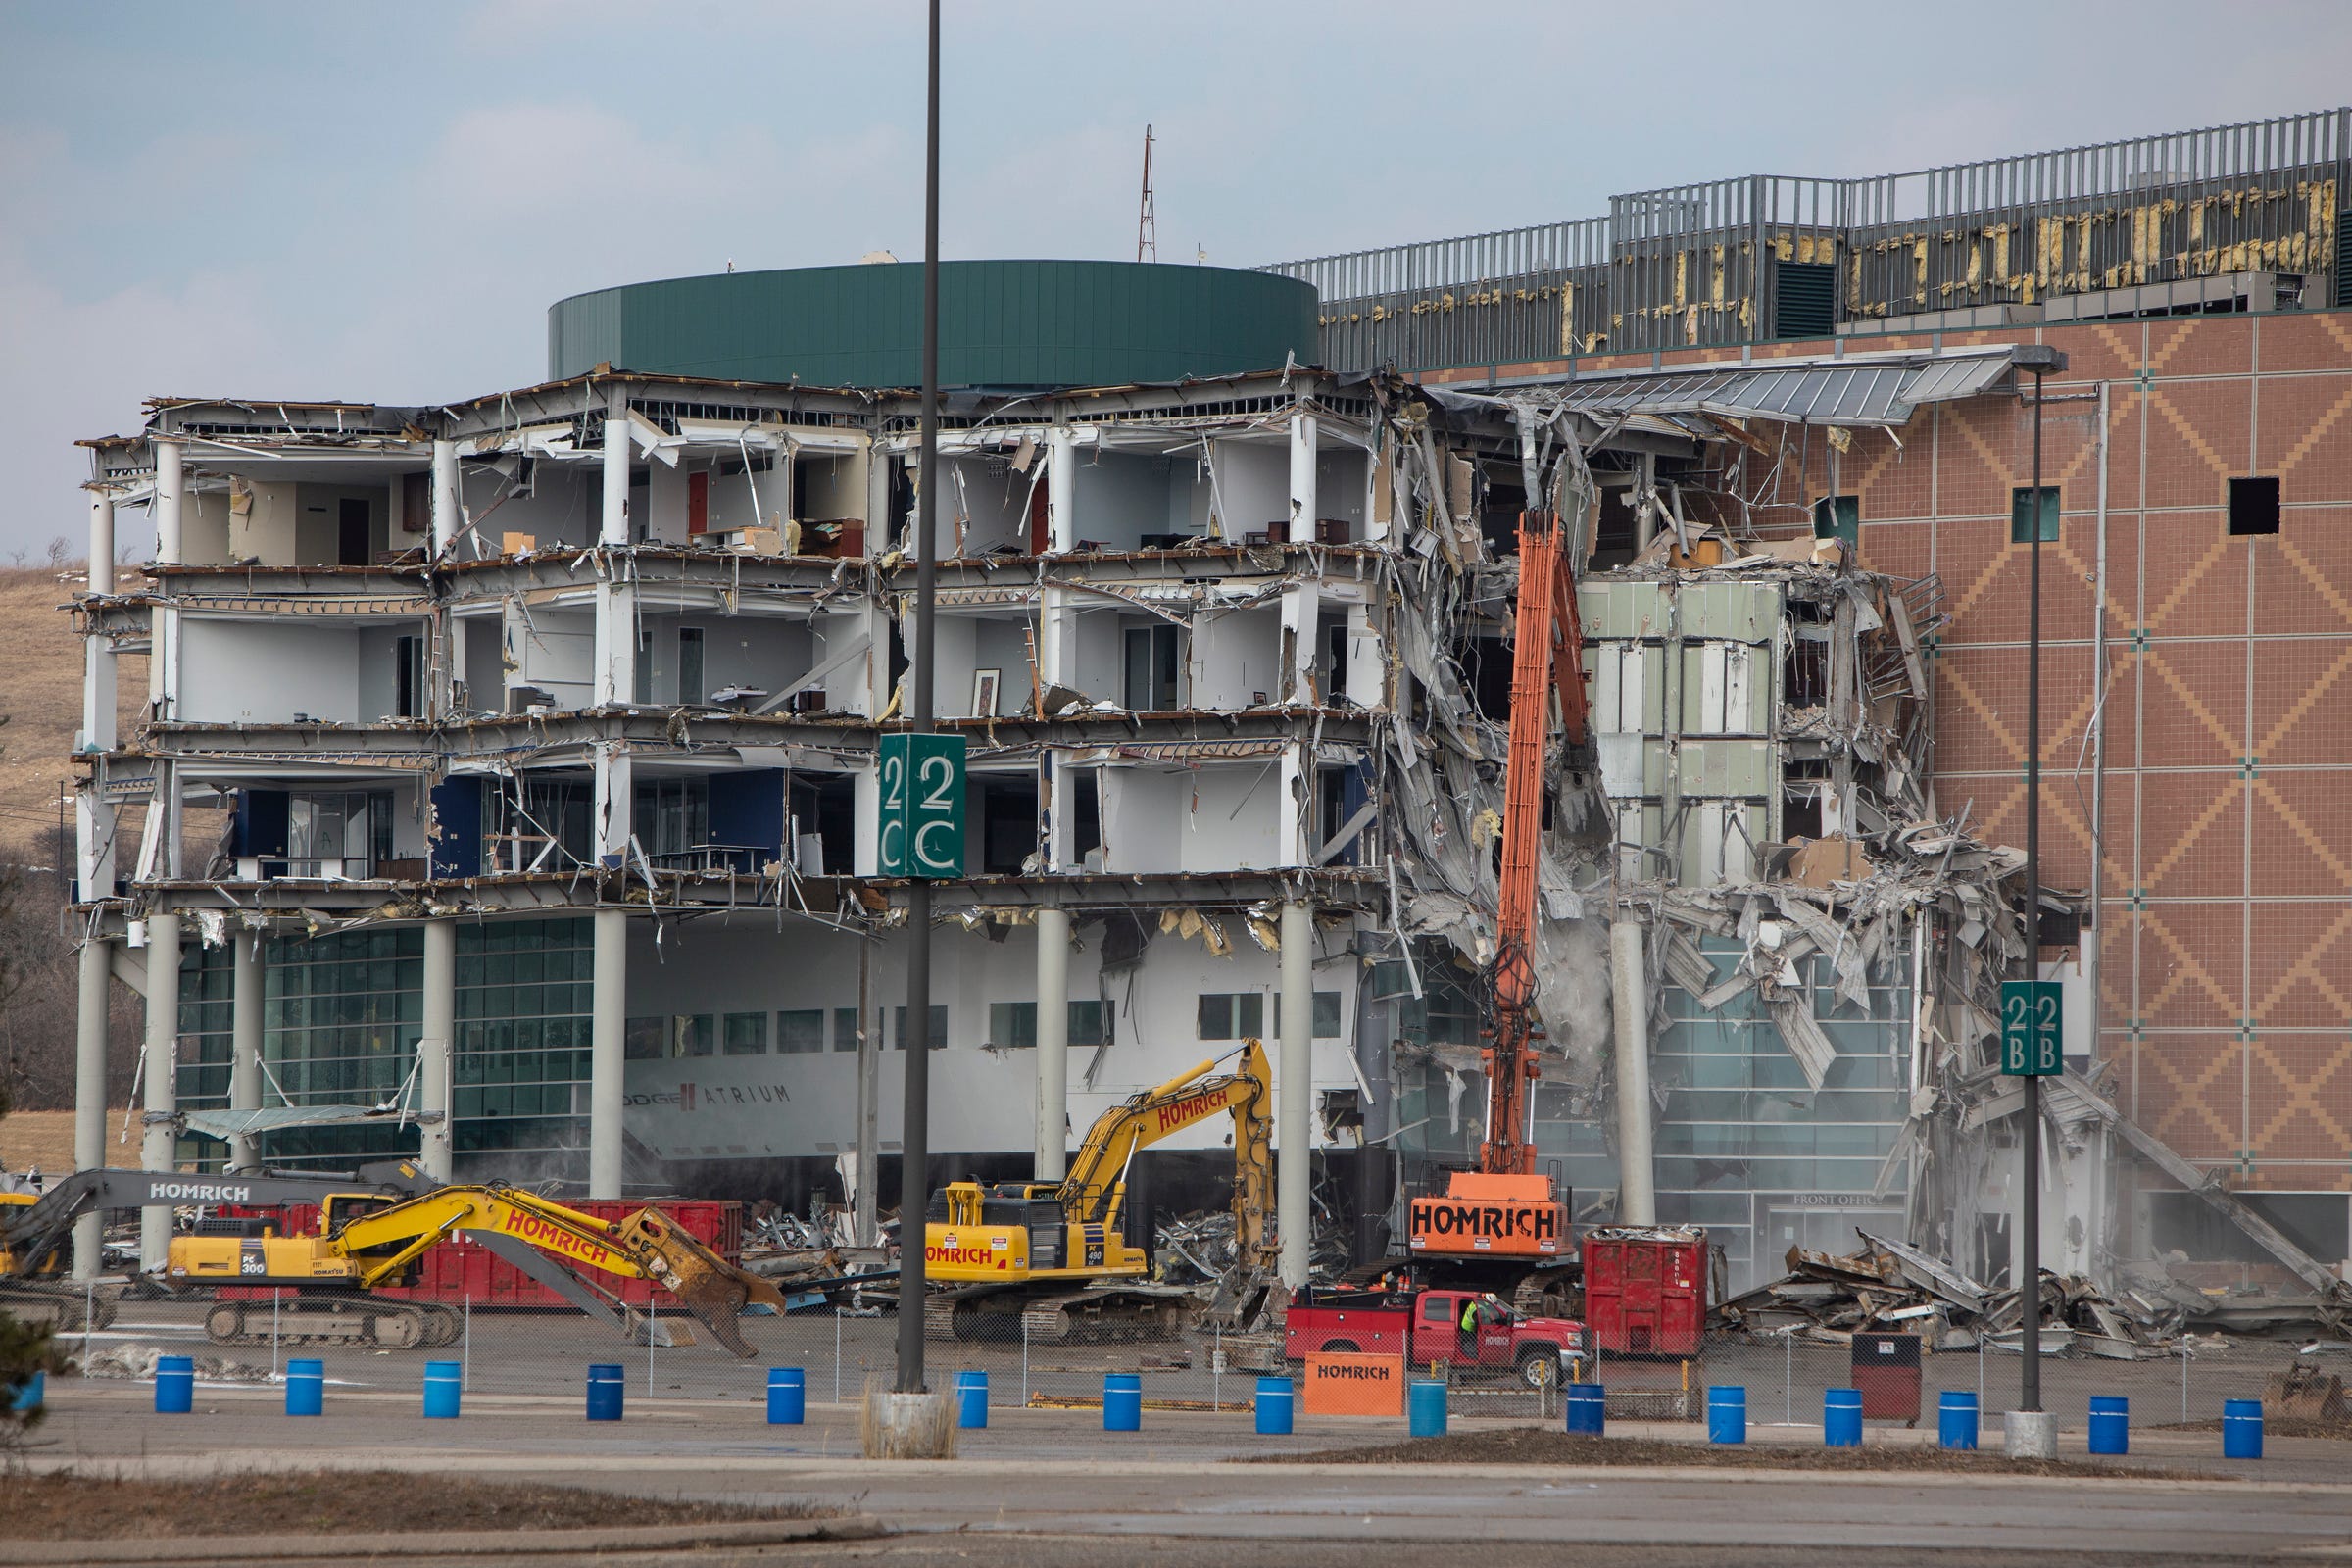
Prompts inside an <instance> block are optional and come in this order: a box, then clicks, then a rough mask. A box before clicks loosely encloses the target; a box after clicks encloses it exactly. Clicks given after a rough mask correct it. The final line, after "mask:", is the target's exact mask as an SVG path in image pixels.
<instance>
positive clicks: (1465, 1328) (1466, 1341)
mask: <svg viewBox="0 0 2352 1568" xmlns="http://www.w3.org/2000/svg"><path fill="white" fill-rule="evenodd" d="M1501 1311H1502V1303H1501V1302H1500V1301H1499V1300H1497V1299H1495V1293H1494V1292H1493V1291H1489V1292H1488V1293H1487V1294H1486V1295H1484V1296H1474V1297H1472V1298H1470V1299H1468V1300H1466V1301H1464V1302H1463V1303H1462V1348H1463V1349H1464V1350H1474V1349H1476V1348H1477V1346H1478V1330H1479V1325H1480V1324H1482V1323H1491V1322H1493V1321H1494V1320H1495V1318H1496V1317H1497V1316H1499V1315H1500V1313H1501Z"/></svg>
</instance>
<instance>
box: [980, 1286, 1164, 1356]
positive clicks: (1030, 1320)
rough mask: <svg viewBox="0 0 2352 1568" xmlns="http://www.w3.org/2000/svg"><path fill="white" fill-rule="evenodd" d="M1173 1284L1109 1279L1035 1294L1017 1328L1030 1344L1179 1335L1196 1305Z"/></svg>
mask: <svg viewBox="0 0 2352 1568" xmlns="http://www.w3.org/2000/svg"><path fill="white" fill-rule="evenodd" d="M1199 1304H1200V1303H1199V1302H1198V1301H1197V1300H1195V1299H1194V1297H1193V1294H1192V1292H1190V1291H1187V1290H1181V1289H1178V1288H1176V1287H1173V1286H1148V1285H1132V1284H1123V1283H1109V1284H1103V1285H1098V1286H1089V1287H1088V1288H1086V1289H1084V1290H1078V1291H1065V1292H1061V1293H1059V1294H1057V1295H1054V1296H1047V1297H1041V1298H1033V1299H1030V1300H1029V1301H1028V1302H1027V1303H1026V1304H1025V1305H1024V1306H1023V1307H1022V1309H1021V1327H1022V1330H1023V1332H1024V1333H1025V1335H1026V1336H1027V1338H1028V1340H1029V1342H1030V1343H1031V1344H1033V1345H1117V1344H1126V1343H1130V1342H1134V1341H1138V1340H1174V1339H1181V1338H1182V1337H1183V1335H1184V1332H1185V1330H1186V1329H1188V1328H1190V1327H1191V1326H1192V1322H1193V1316H1194V1313H1195V1312H1196V1310H1197V1309H1198V1307H1199Z"/></svg>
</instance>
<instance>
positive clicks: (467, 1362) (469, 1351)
mask: <svg viewBox="0 0 2352 1568" xmlns="http://www.w3.org/2000/svg"><path fill="white" fill-rule="evenodd" d="M458 1392H459V1393H461V1394H471V1393H472V1392H473V1292H471V1291H467V1292H466V1344H465V1345H464V1347H462V1348H460V1349H459V1351H458Z"/></svg>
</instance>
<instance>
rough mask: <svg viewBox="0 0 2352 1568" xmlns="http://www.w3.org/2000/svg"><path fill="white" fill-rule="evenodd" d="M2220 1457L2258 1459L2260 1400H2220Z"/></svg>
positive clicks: (2260, 1436) (2259, 1451)
mask: <svg viewBox="0 0 2352 1568" xmlns="http://www.w3.org/2000/svg"><path fill="white" fill-rule="evenodd" d="M2222 1457H2223V1458H2225V1459H2259V1458H2261V1457H2262V1401H2261V1400H2260V1399H2224V1400H2223V1401H2222Z"/></svg>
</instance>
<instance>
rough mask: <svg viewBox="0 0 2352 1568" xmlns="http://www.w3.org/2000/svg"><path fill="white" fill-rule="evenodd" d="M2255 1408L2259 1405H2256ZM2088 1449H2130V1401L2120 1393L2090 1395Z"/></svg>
mask: <svg viewBox="0 0 2352 1568" xmlns="http://www.w3.org/2000/svg"><path fill="white" fill-rule="evenodd" d="M2256 1408H2257V1409H2259V1408H2260V1406H2259V1405H2258V1406H2256ZM2090 1451H2091V1452H2093V1453H2130V1452H2131V1400H2130V1399H2127V1398H2125V1397H2123V1396H2122V1395H2120V1394H2094V1395H2092V1396H2091V1397H2090Z"/></svg>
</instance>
